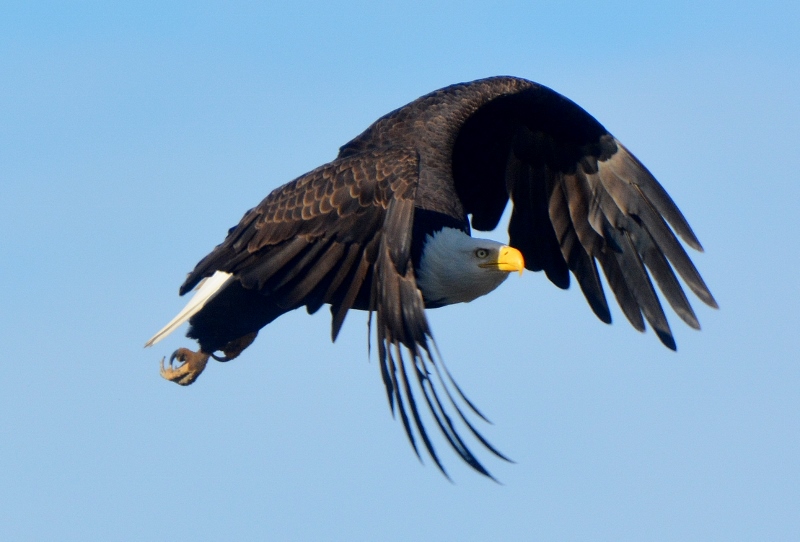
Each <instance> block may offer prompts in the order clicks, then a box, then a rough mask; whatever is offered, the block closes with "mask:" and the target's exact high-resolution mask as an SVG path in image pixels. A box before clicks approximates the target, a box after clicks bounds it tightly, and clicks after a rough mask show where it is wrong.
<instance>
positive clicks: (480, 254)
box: [475, 248, 489, 260]
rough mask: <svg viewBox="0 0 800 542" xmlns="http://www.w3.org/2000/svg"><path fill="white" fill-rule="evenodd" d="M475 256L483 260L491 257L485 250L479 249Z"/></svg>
mask: <svg viewBox="0 0 800 542" xmlns="http://www.w3.org/2000/svg"><path fill="white" fill-rule="evenodd" d="M475 256H477V257H478V258H480V259H481V260H482V259H484V258H486V257H487V256H489V251H488V250H486V249H485V248H479V249H477V250H476V251H475Z"/></svg>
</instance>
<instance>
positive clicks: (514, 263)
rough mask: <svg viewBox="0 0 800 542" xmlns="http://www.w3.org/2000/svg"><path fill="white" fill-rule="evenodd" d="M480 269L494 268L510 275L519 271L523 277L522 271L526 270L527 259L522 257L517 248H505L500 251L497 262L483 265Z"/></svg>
mask: <svg viewBox="0 0 800 542" xmlns="http://www.w3.org/2000/svg"><path fill="white" fill-rule="evenodd" d="M480 267H492V268H494V269H497V270H499V271H506V272H509V273H510V272H511V271H518V272H519V274H520V275H521V274H522V270H523V269H525V258H523V257H522V252H520V251H519V250H517V249H516V248H514V247H509V246H504V247H501V248H500V250H499V251H498V253H497V260H496V261H494V262H487V263H484V264H481V265H480Z"/></svg>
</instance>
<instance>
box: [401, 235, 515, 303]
mask: <svg viewBox="0 0 800 542" xmlns="http://www.w3.org/2000/svg"><path fill="white" fill-rule="evenodd" d="M524 267H525V262H524V260H523V258H522V254H521V253H520V252H519V251H518V250H517V249H515V248H513V247H509V246H506V245H503V244H502V243H498V242H497V241H491V240H489V239H475V238H473V237H470V236H469V235H467V234H466V233H464V232H463V231H461V230H458V229H455V228H444V229H442V230H441V231H438V232H436V233H435V234H433V235H432V236H431V235H428V236H427V237H426V238H425V245H424V247H423V249H422V258H421V260H420V265H419V269H418V270H417V286H419V289H420V290H421V291H422V295H423V296H424V298H425V301H426V302H427V303H428V304H430V305H433V306H440V305H451V304H453V303H467V302H469V301H472V300H473V299H476V298H478V297H480V296H482V295H486V294H488V293H489V292H491V291H492V290H494V289H495V288H497V287H498V286H500V284H501V283H502V282H503V281H504V280H506V278H508V274H509V273H510V272H511V271H518V272H519V273H520V274H522V269H523V268H524Z"/></svg>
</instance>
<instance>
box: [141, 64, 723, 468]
mask: <svg viewBox="0 0 800 542" xmlns="http://www.w3.org/2000/svg"><path fill="white" fill-rule="evenodd" d="M509 199H510V200H511V203H512V206H513V208H512V212H511V218H510V221H509V225H508V235H509V242H508V245H503V244H501V243H497V242H495V241H489V240H486V239H477V238H473V237H471V235H470V231H471V228H472V229H475V230H481V231H488V230H493V229H494V228H495V227H496V226H497V225H498V223H499V221H500V218H501V215H502V214H503V211H504V209H505V207H506V205H507V203H508V200H509ZM470 225H471V228H470ZM676 234H677V236H678V237H680V238H681V239H682V240H683V241H684V242H685V243H686V244H687V245H688V246H690V247H692V248H694V249H696V250H699V251H702V248H701V246H700V243H699V242H698V240H697V238H696V237H695V235H694V233H693V232H692V230H691V228H690V227H689V224H688V223H687V221H686V220H685V219H684V217H683V215H682V214H681V212H680V211H679V210H678V208H677V207H676V205H675V203H673V201H672V199H671V198H670V196H669V195H667V193H666V191H665V190H664V189H663V188H662V187H661V185H660V184H659V183H658V182H657V181H656V180H655V178H654V177H653V176H652V175H651V174H650V172H649V171H648V170H647V169H646V168H645V167H644V166H643V165H642V164H641V162H639V161H638V160H637V159H636V158H635V157H634V156H633V155H632V154H631V153H630V152H629V151H628V150H627V149H626V148H625V147H624V146H623V145H622V144H621V143H620V142H619V141H618V140H617V139H615V138H614V136H612V135H611V134H609V133H608V132H607V131H606V129H605V128H603V126H602V125H601V124H600V123H599V122H598V121H597V120H595V119H594V118H593V117H592V116H591V115H589V114H588V113H587V112H586V111H584V110H583V109H581V108H580V107H579V106H578V105H576V104H575V103H573V102H572V101H570V100H569V99H567V98H565V97H564V96H561V95H560V94H558V93H556V92H554V91H553V90H551V89H549V88H546V87H544V86H542V85H539V84H537V83H534V82H532V81H528V80H525V79H519V78H514V77H492V78H488V79H482V80H478V81H473V82H470V83H461V84H456V85H452V86H449V87H446V88H443V89H441V90H437V91H435V92H432V93H430V94H427V95H425V96H423V97H421V98H419V99H417V100H414V101H413V102H411V103H410V104H408V105H406V106H404V107H401V108H399V109H397V110H395V111H392V112H391V113H389V114H387V115H385V116H384V117H381V118H380V119H378V120H377V121H376V122H375V123H374V124H372V125H371V126H370V127H369V128H367V129H366V130H365V131H364V132H363V133H362V134H361V135H359V136H358V137H356V138H355V139H353V140H352V141H350V142H349V143H347V144H345V145H344V146H343V147H341V148H340V150H339V155H338V156H337V157H336V159H334V160H333V161H331V162H329V163H327V164H325V165H323V166H321V167H319V168H317V169H315V170H313V171H311V172H309V173H306V174H305V175H302V176H301V177H298V178H297V179H295V180H293V181H291V182H289V183H287V184H285V185H283V186H281V187H279V188H277V189H275V190H274V191H273V192H272V193H270V194H269V195H268V196H267V197H266V198H265V199H264V200H263V201H262V202H261V203H260V204H259V205H258V206H257V207H254V208H253V209H251V210H249V211H248V212H247V213H245V215H244V217H243V218H242V219H241V221H240V222H239V224H238V225H237V226H235V227H234V228H231V229H230V230H229V231H228V235H227V237H226V238H225V240H224V241H223V242H222V243H221V244H220V245H218V246H217V247H216V248H214V250H212V251H211V253H209V254H208V255H207V256H206V257H205V258H203V259H202V260H201V261H200V263H198V264H197V266H196V267H195V268H194V270H193V271H192V272H191V273H189V275H188V277H187V279H186V281H185V282H184V283H183V285H182V286H181V287H180V295H184V294H186V293H187V292H189V291H191V290H193V289H195V288H197V292H196V294H195V295H194V297H193V298H192V299H191V300H190V301H189V303H188V304H187V305H186V307H185V308H184V309H183V310H182V311H181V312H180V313H179V314H178V315H177V316H176V317H175V318H174V319H173V320H172V321H171V322H169V324H167V325H166V326H165V327H164V328H163V329H162V330H160V331H159V332H158V333H156V334H155V336H153V338H151V339H150V340H149V341H148V342H147V344H146V346H151V345H153V344H155V343H157V342H158V341H160V340H161V339H163V338H164V337H165V336H166V335H168V334H169V333H171V332H172V331H174V330H175V329H176V328H177V327H178V326H180V325H181V324H182V323H184V322H186V321H188V322H189V324H190V327H189V330H188V333H187V336H188V337H189V338H192V339H195V340H196V341H197V342H198V344H199V347H200V348H199V350H198V351H196V352H194V351H191V350H189V349H186V348H180V349H178V350H177V351H175V352H174V353H173V354H172V357H171V358H170V362H169V364H168V365H167V366H165V365H164V360H162V365H161V375H162V376H163V377H164V378H166V379H167V380H171V381H173V382H176V383H178V384H181V385H189V384H191V383H192V382H194V381H195V380H196V379H197V377H198V376H199V375H200V373H201V372H202V371H203V369H204V368H205V366H206V363H207V362H208V359H209V358H214V359H216V360H219V361H229V360H231V359H233V358H235V357H237V356H238V355H239V354H240V353H241V352H242V351H243V350H244V349H245V348H247V347H248V346H249V345H250V344H251V343H252V342H253V340H254V339H255V338H256V335H257V334H258V332H259V330H260V329H261V328H263V327H264V326H266V325H267V324H269V323H270V322H272V321H273V320H275V319H276V318H277V317H279V316H280V315H282V314H284V313H286V312H288V311H292V310H294V309H297V308H300V307H305V308H306V310H307V311H308V312H309V313H314V312H316V311H317V310H319V308H320V307H322V305H325V304H327V305H330V310H331V315H332V339H333V340H335V339H336V336H337V334H338V333H339V330H340V329H341V327H342V323H343V322H344V319H345V315H346V314H347V312H348V311H349V310H350V309H357V310H363V311H368V312H369V324H370V329H372V326H373V324H374V326H375V332H376V342H377V347H378V354H377V355H378V360H379V365H380V369H381V375H382V377H383V383H384V385H385V386H386V393H387V396H388V400H389V405H390V408H391V410H392V413H393V414H394V413H395V412H398V413H399V416H400V419H401V421H402V424H403V427H404V429H405V432H406V434H407V436H408V439H409V441H410V442H411V445H412V447H413V449H414V451H415V452H416V454H417V456H418V457H420V458H421V455H420V448H419V447H418V442H417V439H418V438H419V439H420V440H421V442H422V446H424V450H425V451H426V452H427V454H428V455H429V456H430V457H431V459H432V460H433V462H434V463H435V464H436V465H437V467H438V468H439V469H440V470H441V471H442V472H443V473H444V474H445V475H447V472H446V471H445V469H444V467H443V465H442V463H441V461H440V458H439V456H438V455H437V453H436V451H435V449H434V446H433V444H432V442H431V439H430V438H429V435H428V433H427V431H426V429H425V426H424V423H423V413H422V412H421V411H422V410H423V409H421V408H420V404H422V403H420V401H422V402H423V403H424V406H425V407H426V409H427V411H428V415H427V416H428V419H429V422H430V420H432V421H433V423H435V424H436V426H438V428H439V430H440V431H441V433H442V435H443V436H444V439H445V440H446V441H447V442H448V443H449V445H450V446H452V448H453V450H455V452H456V453H457V454H458V455H459V456H460V457H461V459H463V460H464V461H465V462H466V463H467V464H469V465H470V466H471V467H472V468H474V469H475V470H477V471H478V472H480V473H482V474H484V475H487V476H491V475H490V474H489V472H488V471H487V470H486V468H484V466H483V465H482V464H481V463H480V462H479V461H478V459H477V458H476V456H475V455H474V454H473V452H472V451H471V450H470V447H469V446H468V445H467V442H466V440H465V438H464V437H462V434H463V433H464V431H467V433H466V434H468V435H470V439H473V440H476V441H477V442H479V443H480V445H482V446H483V447H485V448H486V449H487V450H488V451H490V452H492V453H494V454H495V455H497V456H499V457H501V458H503V459H505V457H504V456H503V455H502V454H501V453H500V452H499V451H497V450H496V449H495V448H494V447H492V445H491V444H490V443H489V442H488V441H487V440H486V439H485V438H484V437H483V436H481V434H480V433H479V432H478V431H477V429H476V428H475V426H474V422H473V421H470V418H472V417H473V416H478V417H480V418H483V416H482V415H481V413H480V412H479V411H478V410H477V408H475V406H474V405H473V404H472V403H471V402H470V401H469V400H468V399H467V398H466V397H465V395H464V394H463V393H462V391H461V390H460V388H459V387H458V386H457V385H456V383H455V381H454V380H453V378H452V377H451V375H450V373H449V372H448V371H447V369H446V368H445V367H444V364H443V362H442V359H441V355H439V353H438V350H437V349H436V347H435V343H434V341H433V337H432V335H431V330H430V328H429V326H428V321H427V319H426V317H425V309H426V308H435V307H441V306H445V305H450V304H454V303H466V302H469V301H472V300H473V299H476V298H477V297H480V296H482V295H485V294H488V293H489V292H491V291H492V290H494V289H495V288H497V287H498V286H499V285H500V284H501V283H502V282H503V281H504V280H505V279H506V277H507V276H508V275H509V273H512V272H519V273H521V272H522V269H523V268H525V269H528V270H531V271H544V273H545V275H546V276H547V278H548V279H549V280H550V281H551V282H552V283H553V284H555V285H556V286H558V287H559V288H567V287H568V286H569V283H570V273H572V275H573V276H574V277H575V280H577V282H578V286H579V287H580V289H581V291H582V292H583V294H584V296H585V297H586V300H587V301H588V303H589V306H590V307H591V309H592V310H593V311H594V313H595V314H596V315H597V317H598V318H599V319H600V320H602V321H603V322H606V323H610V322H611V315H610V312H609V308H608V303H607V301H606V296H605V293H604V290H603V286H602V285H601V281H600V274H599V272H598V265H597V264H599V266H600V268H602V270H603V273H604V275H605V277H606V281H607V283H608V286H609V287H610V289H611V292H612V293H613V294H614V297H615V298H616V300H617V303H619V305H620V307H621V308H622V312H623V313H624V314H625V316H626V317H627V319H628V320H629V321H630V323H631V324H632V325H633V327H634V328H636V329H638V330H640V331H643V330H644V329H645V321H647V322H648V323H649V324H650V326H651V327H652V328H653V330H654V331H655V333H656V335H657V336H658V338H659V339H660V340H661V342H662V343H663V344H664V345H666V346H667V347H668V348H671V349H673V350H674V349H675V340H674V339H673V336H672V333H671V331H670V327H669V325H668V324H667V319H666V317H665V315H664V311H663V309H662V307H661V303H660V302H659V298H658V296H657V294H656V291H655V288H654V287H653V283H652V280H651V279H655V283H656V284H657V285H658V287H659V288H660V290H661V292H662V294H663V297H664V298H665V299H666V300H667V302H668V303H669V304H670V306H671V307H672V308H673V310H674V311H675V312H676V313H677V314H678V316H679V317H680V318H681V319H682V320H683V321H684V322H686V323H687V324H688V325H689V326H691V327H693V328H696V329H699V327H700V326H699V323H698V321H697V318H696V316H695V313H694V311H693V310H692V307H691V306H690V304H689V301H688V300H687V297H686V294H685V293H684V291H683V288H682V286H681V284H680V283H679V282H678V279H677V277H676V273H675V272H677V275H679V276H680V277H681V279H683V281H684V283H685V284H686V286H688V287H689V289H691V290H692V292H694V294H695V295H696V296H697V297H699V298H700V300H702V301H703V302H704V303H706V304H707V305H709V306H712V307H716V306H717V304H716V302H715V301H714V298H713V297H712V295H711V292H710V291H709V289H708V288H707V287H706V285H705V283H704V282H703V279H702V278H701V277H700V274H699V273H698V271H697V269H696V268H695V266H694V265H693V264H692V262H691V260H690V259H689V257H688V255H687V254H686V251H685V250H684V248H683V246H682V244H681V243H680V242H679V241H678V239H677V237H676ZM373 318H374V322H373ZM370 335H371V331H370ZM176 361H177V363H175V362H176ZM452 413H455V415H453V414H452Z"/></svg>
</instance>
